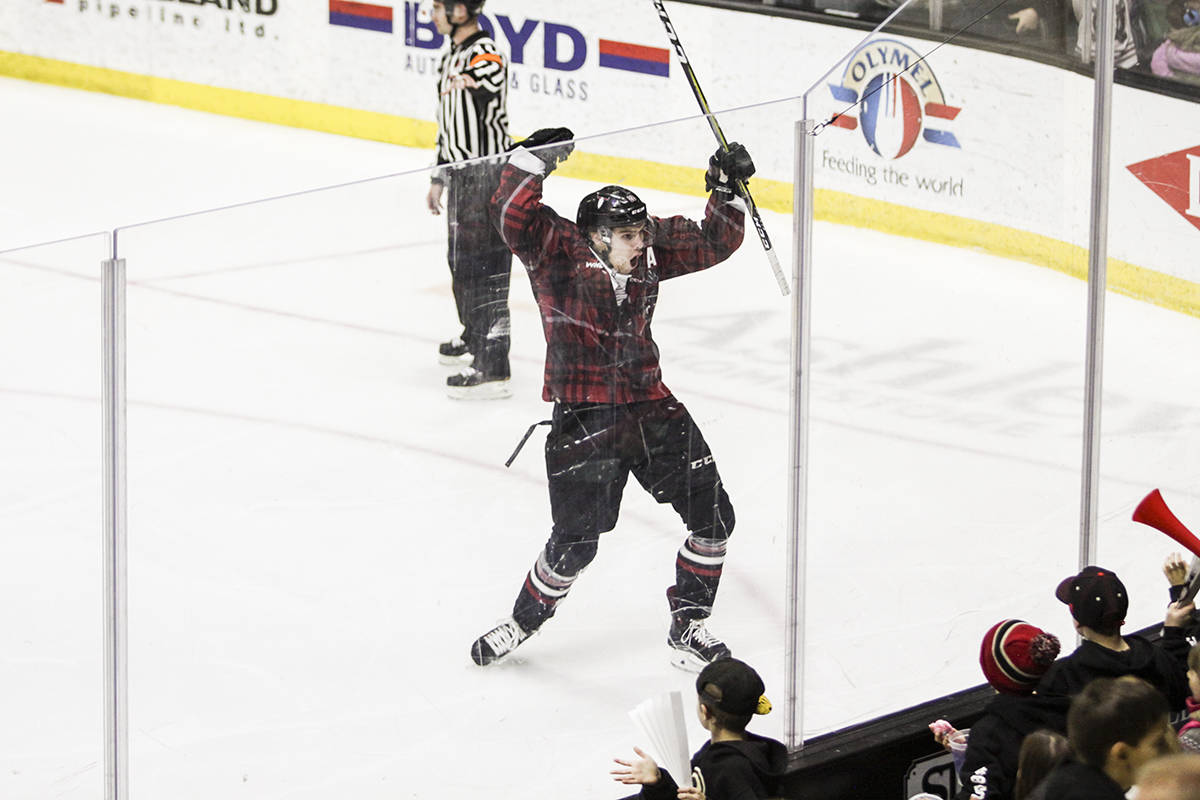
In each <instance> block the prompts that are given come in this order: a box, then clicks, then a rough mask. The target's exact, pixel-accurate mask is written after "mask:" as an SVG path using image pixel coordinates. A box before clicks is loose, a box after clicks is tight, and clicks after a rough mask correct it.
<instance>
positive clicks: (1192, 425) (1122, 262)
mask: <svg viewBox="0 0 1200 800" xmlns="http://www.w3.org/2000/svg"><path fill="white" fill-rule="evenodd" d="M1163 111H1166V112H1167V115H1166V116H1164V115H1163V113H1162V112H1163ZM1198 111H1200V109H1197V108H1196V106H1195V105H1194V104H1189V103H1183V102H1180V101H1177V100H1170V99H1167V98H1164V97H1161V96H1158V95H1153V94H1150V93H1147V92H1140V91H1134V90H1130V89H1128V88H1125V87H1121V86H1116V87H1114V90H1113V111H1112V118H1113V120H1114V126H1113V140H1112V151H1111V152H1112V161H1111V164H1110V173H1111V187H1112V189H1111V199H1110V202H1109V208H1110V209H1111V210H1110V222H1109V252H1108V255H1109V262H1108V289H1109V291H1108V294H1107V297H1106V304H1105V326H1104V356H1105V358H1104V393H1103V419H1102V424H1101V436H1102V439H1101V447H1102V452H1101V459H1100V469H1101V483H1100V503H1099V517H1100V535H1099V537H1098V550H1097V561H1098V562H1099V563H1100V564H1102V565H1105V566H1108V567H1109V568H1111V569H1113V570H1116V571H1117V573H1118V574H1119V575H1120V576H1121V579H1122V581H1123V582H1124V583H1125V584H1126V586H1127V588H1128V589H1129V596H1130V611H1129V618H1128V620H1127V623H1128V625H1129V626H1131V627H1134V628H1141V627H1145V626H1147V625H1151V624H1153V623H1155V622H1161V621H1162V618H1163V607H1164V605H1165V601H1166V595H1165V593H1164V589H1165V588H1166V583H1165V582H1164V580H1163V575H1162V573H1161V572H1160V571H1159V567H1160V566H1161V564H1162V561H1163V558H1164V557H1165V556H1166V555H1167V554H1169V553H1170V552H1173V551H1177V552H1182V553H1183V554H1184V555H1186V556H1187V557H1188V558H1189V559H1190V558H1191V554H1190V553H1188V552H1187V551H1186V550H1184V549H1183V547H1182V546H1181V545H1179V544H1176V543H1175V542H1173V541H1171V540H1170V539H1168V538H1166V537H1164V536H1162V535H1160V534H1158V533H1155V532H1154V531H1153V530H1151V529H1149V528H1146V527H1144V526H1142V525H1138V524H1136V523H1134V522H1131V521H1130V517H1131V514H1132V511H1133V509H1134V507H1135V506H1136V505H1137V503H1138V501H1140V500H1141V499H1142V498H1143V497H1144V496H1145V495H1146V494H1147V493H1149V492H1150V491H1151V490H1152V489H1155V488H1157V489H1159V490H1161V494H1162V496H1163V499H1164V500H1165V501H1166V504H1167V507H1168V508H1169V509H1171V510H1172V511H1173V512H1174V513H1175V515H1176V516H1177V517H1178V518H1179V519H1180V520H1181V521H1182V522H1183V523H1184V524H1185V525H1187V526H1188V527H1189V528H1190V529H1191V530H1192V532H1196V531H1200V482H1198V480H1197V478H1200V416H1198V415H1197V411H1196V404H1195V403H1194V402H1192V398H1194V397H1195V396H1196V391H1197V388H1198V387H1200V359H1198V358H1197V355H1198V353H1200V320H1197V315H1198V314H1200V303H1198V302H1197V297H1198V296H1200V293H1198V290H1197V283H1198V282H1200V272H1198V271H1197V269H1196V264H1197V261H1196V257H1195V243H1196V236H1197V234H1198V233H1200V231H1198V230H1197V229H1198V228H1200V188H1198V187H1200V148H1197V147H1195V146H1194V144H1195V142H1194V141H1193V140H1188V139H1186V138H1185V139H1181V137H1180V134H1179V130H1180V129H1179V128H1178V127H1177V126H1179V125H1182V126H1184V128H1183V129H1184V130H1195V127H1194V126H1195V125H1196V124H1200V113H1197V112H1198ZM1128 120H1138V121H1139V122H1138V124H1137V125H1130V124H1126V121H1128ZM1193 139H1194V137H1193Z"/></svg>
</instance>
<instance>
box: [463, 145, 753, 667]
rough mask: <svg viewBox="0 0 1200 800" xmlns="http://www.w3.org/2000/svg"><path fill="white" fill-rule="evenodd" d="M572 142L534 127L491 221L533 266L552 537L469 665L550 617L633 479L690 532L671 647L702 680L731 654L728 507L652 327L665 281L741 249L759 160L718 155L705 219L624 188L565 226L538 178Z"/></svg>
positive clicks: (742, 152)
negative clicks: (744, 185) (710, 623)
mask: <svg viewBox="0 0 1200 800" xmlns="http://www.w3.org/2000/svg"><path fill="white" fill-rule="evenodd" d="M572 138H573V134H572V133H571V131H569V130H567V129H566V128H546V129H542V130H539V131H537V132H535V133H534V134H533V135H532V136H530V137H529V138H528V139H526V140H525V141H524V142H522V143H521V145H520V146H518V147H517V148H516V149H515V150H514V151H513V153H512V155H511V156H510V158H509V161H508V164H507V166H505V168H504V171H503V173H502V175H501V179H500V185H499V187H498V188H497V190H496V192H495V194H494V195H493V197H492V214H493V219H494V220H495V222H496V225H497V227H498V228H499V229H500V232H501V235H502V236H503V238H504V241H505V243H506V244H507V245H508V247H509V248H510V249H511V250H512V251H513V253H515V254H516V255H517V256H518V257H519V258H520V259H521V261H522V262H523V263H524V264H525V266H526V268H527V270H528V272H529V279H530V283H531V284H532V286H533V293H534V296H535V298H536V299H537V304H538V308H539V310H540V313H541V317H542V326H543V328H544V332H545V336H546V368H545V384H544V388H543V390H542V397H543V399H545V400H548V401H550V402H553V403H554V410H553V415H552V422H551V429H550V434H549V436H548V438H547V440H546V474H547V476H548V479H549V484H550V486H549V488H550V509H551V516H552V518H553V528H552V530H551V533H550V538H549V541H547V542H546V545H545V547H544V548H543V550H542V552H541V553H540V554H539V555H538V557H537V560H536V561H535V562H534V564H533V567H532V568H531V569H530V570H529V573H528V575H527V576H526V579H525V583H524V586H523V587H522V588H521V590H520V592H519V593H518V596H517V600H516V603H515V604H514V606H513V612H512V616H511V617H510V618H508V619H506V620H505V621H503V622H502V623H500V624H499V625H497V626H496V627H495V628H493V629H492V630H490V631H488V632H487V633H485V634H484V635H483V636H481V637H479V639H478V640H476V642H475V644H474V645H473V646H472V648H471V657H472V658H473V659H474V661H475V663H476V664H479V665H480V666H484V665H487V664H490V663H492V662H493V661H495V660H497V659H499V658H502V657H503V656H505V655H507V654H508V653H510V652H512V651H513V650H514V649H515V648H516V647H517V646H519V645H520V644H521V643H522V642H523V641H525V639H527V638H528V637H529V636H530V635H531V634H532V633H533V632H534V631H536V630H538V629H539V628H540V627H541V626H542V624H543V623H545V622H546V620H548V619H549V618H550V617H551V616H553V614H554V610H555V608H556V606H557V605H558V604H559V603H560V602H562V600H563V598H564V597H566V595H567V593H568V592H569V591H570V589H571V586H572V584H573V583H574V582H575V579H576V578H577V577H579V574H580V572H582V571H583V569H584V567H586V566H587V565H588V564H589V563H591V561H592V559H593V558H594V557H595V555H596V549H597V544H598V540H599V536H600V534H601V533H604V532H605V531H609V530H612V529H613V527H615V525H616V522H617V514H618V512H619V510H620V505H621V495H622V492H623V491H624V488H625V483H626V481H627V479H628V477H629V475H630V473H632V474H633V476H634V477H635V478H636V479H637V481H638V483H640V484H641V485H642V487H643V488H644V489H645V490H646V491H648V492H649V493H650V494H651V496H652V497H654V499H655V500H657V501H658V502H659V503H670V504H671V506H672V507H673V508H674V509H675V511H676V512H677V513H678V514H679V516H680V517H681V518H682V519H683V522H684V524H685V525H686V526H687V529H688V536H687V538H686V540H685V541H684V543H683V546H682V547H681V548H680V549H679V556H678V559H677V560H676V568H675V584H674V585H673V586H671V587H670V588H669V589H668V590H667V602H668V606H669V609H670V613H671V625H670V630H669V632H668V635H667V642H668V644H669V645H670V647H671V648H672V663H673V664H675V665H676V666H678V667H681V668H683V669H691V670H695V671H698V670H699V669H701V668H702V667H703V666H704V665H706V664H708V663H710V662H712V661H715V660H717V659H719V658H723V657H726V656H729V655H730V651H729V648H728V647H726V646H725V644H724V643H723V642H722V641H721V640H720V639H718V638H717V637H716V636H714V635H713V634H712V633H710V632H709V631H708V629H707V628H706V626H705V620H706V619H707V618H708V616H709V615H710V613H711V612H712V606H713V599H714V598H715V596H716V593H717V585H718V583H719V582H720V579H721V569H722V565H723V563H724V560H725V550H726V542H727V540H728V538H729V535H730V533H731V532H732V530H733V523H734V517H733V508H732V506H731V505H730V502H729V497H728V495H727V494H726V493H725V488H724V486H722V484H721V476H720V475H719V474H718V472H717V465H716V463H715V462H714V460H713V456H712V453H711V452H710V451H709V448H708V444H707V443H706V442H705V441H704V437H703V436H702V435H701V433H700V429H699V428H698V427H697V426H696V423H695V422H694V421H693V420H692V417H691V415H690V414H688V411H687V409H686V408H685V407H684V405H683V403H681V402H679V401H678V400H677V399H675V397H674V396H673V395H672V394H671V392H670V390H669V389H667V387H666V386H665V385H664V384H663V381H662V372H661V370H660V368H659V363H658V346H657V345H656V344H655V342H654V340H653V338H652V337H651V332H650V321H651V317H652V315H653V313H654V306H655V304H656V302H657V300H658V285H659V282H660V281H663V280H667V279H670V278H676V277H678V276H680V275H686V274H688V273H691V272H698V271H699V270H702V269H707V268H708V267H711V266H713V265H715V264H719V263H720V262H722V261H724V260H725V259H727V258H729V256H730V255H732V254H733V252H734V251H735V250H737V248H738V246H739V245H741V243H742V236H743V234H744V232H745V206H744V204H743V202H742V200H741V198H740V197H738V196H737V194H736V191H735V190H734V189H733V186H734V185H735V183H736V181H738V180H745V179H746V178H749V177H750V176H751V175H752V174H753V173H754V164H753V162H752V161H751V159H750V156H749V154H748V153H747V152H746V149H745V148H744V147H742V146H741V145H737V144H734V145H731V146H730V148H729V150H728V151H727V152H726V151H718V152H717V154H716V155H714V156H713V157H712V159H711V160H710V164H709V169H708V173H707V176H706V185H707V188H708V189H709V190H710V191H711V195H710V196H709V199H708V204H707V206H706V207H705V211H704V221H703V222H702V223H700V224H697V223H696V222H694V221H692V220H689V219H686V218H684V217H681V216H675V217H668V218H659V217H654V216H651V215H650V214H648V213H647V211H646V206H645V204H644V203H642V201H641V200H640V199H638V197H637V195H635V194H634V193H633V192H631V191H630V190H628V189H626V188H623V187H620V186H606V187H604V188H602V189H600V190H598V191H595V192H592V193H591V194H589V195H587V196H586V197H584V198H583V200H582V201H581V202H580V203H579V210H578V213H577V215H576V217H575V220H574V221H573V222H572V221H570V220H567V219H564V218H562V217H560V216H558V214H556V213H555V212H554V211H553V210H552V209H550V208H548V207H547V206H545V205H543V204H542V181H543V179H544V178H545V176H546V175H547V174H548V173H549V172H551V171H552V170H553V169H554V168H555V167H556V166H557V165H558V163H559V162H560V161H561V160H563V159H565V158H567V156H569V155H570V153H571V151H572V150H573V148H574V145H573V143H572V142H571V141H570V140H571V139H572Z"/></svg>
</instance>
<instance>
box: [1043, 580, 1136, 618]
mask: <svg viewBox="0 0 1200 800" xmlns="http://www.w3.org/2000/svg"><path fill="white" fill-rule="evenodd" d="M1054 596H1055V597H1057V598H1058V599H1059V600H1061V601H1062V602H1064V603H1066V604H1067V605H1068V606H1070V607H1071V616H1073V617H1074V618H1075V619H1076V621H1078V622H1079V623H1080V624H1081V625H1086V626H1088V627H1089V628H1102V627H1106V626H1109V625H1113V624H1117V625H1119V624H1121V623H1122V622H1124V621H1125V612H1127V611H1128V610H1129V595H1128V594H1127V593H1126V591H1125V584H1123V583H1121V579H1120V578H1118V577H1117V573H1115V572H1113V571H1112V570H1110V569H1104V568H1103V567H1084V568H1083V571H1082V572H1080V573H1079V574H1078V575H1072V576H1071V577H1069V578H1064V579H1063V581H1062V582H1061V583H1060V584H1058V589H1056V590H1055V592H1054Z"/></svg>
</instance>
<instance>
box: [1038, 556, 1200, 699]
mask: <svg viewBox="0 0 1200 800" xmlns="http://www.w3.org/2000/svg"><path fill="white" fill-rule="evenodd" d="M1054 594H1055V596H1056V597H1057V598H1058V599H1059V600H1061V601H1062V602H1064V603H1066V604H1067V605H1068V606H1070V609H1071V616H1072V618H1074V620H1075V630H1077V631H1078V632H1079V635H1080V636H1081V637H1082V638H1083V639H1084V642H1083V643H1082V644H1081V645H1079V647H1077V648H1076V649H1075V652H1074V653H1072V654H1071V655H1069V656H1067V657H1066V658H1063V659H1060V660H1059V661H1058V663H1056V664H1055V665H1054V666H1053V667H1051V668H1050V670H1049V671H1048V672H1046V674H1045V675H1044V676H1043V677H1042V680H1041V682H1039V683H1038V693H1039V694H1042V695H1060V696H1067V697H1071V696H1074V695H1076V694H1079V692H1081V691H1083V687H1084V686H1087V685H1088V683H1090V682H1091V681H1092V680H1094V679H1096V678H1116V677H1119V676H1121V675H1135V676H1137V677H1139V678H1142V679H1144V680H1146V681H1147V682H1148V683H1149V684H1150V685H1151V686H1153V687H1154V688H1156V689H1158V690H1159V691H1160V692H1162V694H1163V697H1165V698H1166V700H1167V703H1168V704H1169V705H1170V707H1171V708H1173V709H1181V708H1183V706H1184V703H1185V702H1186V700H1187V697H1188V695H1189V693H1190V692H1189V689H1188V682H1187V652H1188V649H1189V645H1188V641H1187V639H1186V638H1185V636H1184V627H1185V626H1187V625H1188V624H1189V622H1190V620H1191V615H1192V611H1194V610H1195V606H1194V605H1192V604H1191V603H1187V604H1185V605H1179V604H1178V603H1172V604H1171V605H1169V606H1167V614H1166V620H1165V621H1164V623H1163V629H1162V639H1161V640H1160V641H1159V642H1157V643H1154V644H1152V643H1151V642H1150V641H1149V640H1147V639H1145V638H1143V637H1141V636H1136V635H1129V636H1122V635H1121V626H1122V625H1124V624H1125V612H1126V611H1128V610H1129V596H1128V594H1126V592H1125V585H1124V584H1123V583H1121V580H1120V578H1118V577H1117V576H1116V573H1114V572H1113V571H1112V570H1107V569H1104V568H1102V567H1084V569H1083V571H1082V572H1080V573H1079V574H1078V575H1073V576H1071V577H1070V578H1066V579H1065V580H1063V581H1062V583H1060V584H1059V585H1058V589H1057V590H1056V591H1055V593H1054Z"/></svg>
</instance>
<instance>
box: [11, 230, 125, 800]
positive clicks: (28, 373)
mask: <svg viewBox="0 0 1200 800" xmlns="http://www.w3.org/2000/svg"><path fill="white" fill-rule="evenodd" d="M108 243H109V239H108V236H107V235H106V234H97V235H94V236H85V237H80V238H76V239H71V240H67V241H60V242H54V243H51V244H44V245H39V246H36V247H27V248H23V249H19V250H9V251H6V252H3V253H0V342H3V345H2V346H0V375H3V376H4V377H3V386H0V442H3V446H2V447H0V643H2V647H3V657H0V682H2V683H3V685H4V686H5V687H7V691H6V692H5V702H4V715H5V724H4V725H3V727H2V731H0V752H3V753H4V761H5V765H4V770H3V771H2V772H0V795H2V796H4V797H11V798H30V799H32V798H41V797H53V796H65V795H76V796H80V797H98V796H99V795H100V793H101V779H102V775H103V770H102V766H101V765H102V762H103V759H102V756H101V753H102V749H103V738H102V731H103V728H102V725H101V715H102V713H103V709H104V702H103V698H102V696H101V687H102V682H101V679H100V678H101V669H102V660H103V659H102V653H103V647H102V641H101V640H102V630H103V629H102V620H101V615H100V611H99V609H100V607H101V574H102V573H101V571H100V570H101V565H100V549H101V548H100V545H101V540H100V536H101V529H100V520H101V511H100V506H101V492H102V474H101V458H100V433H99V426H100V386H101V375H100V346H99V340H100V333H101V328H100V310H101V306H100V267H101V262H102V261H103V260H104V259H105V258H107V257H108V252H109V244H108Z"/></svg>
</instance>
